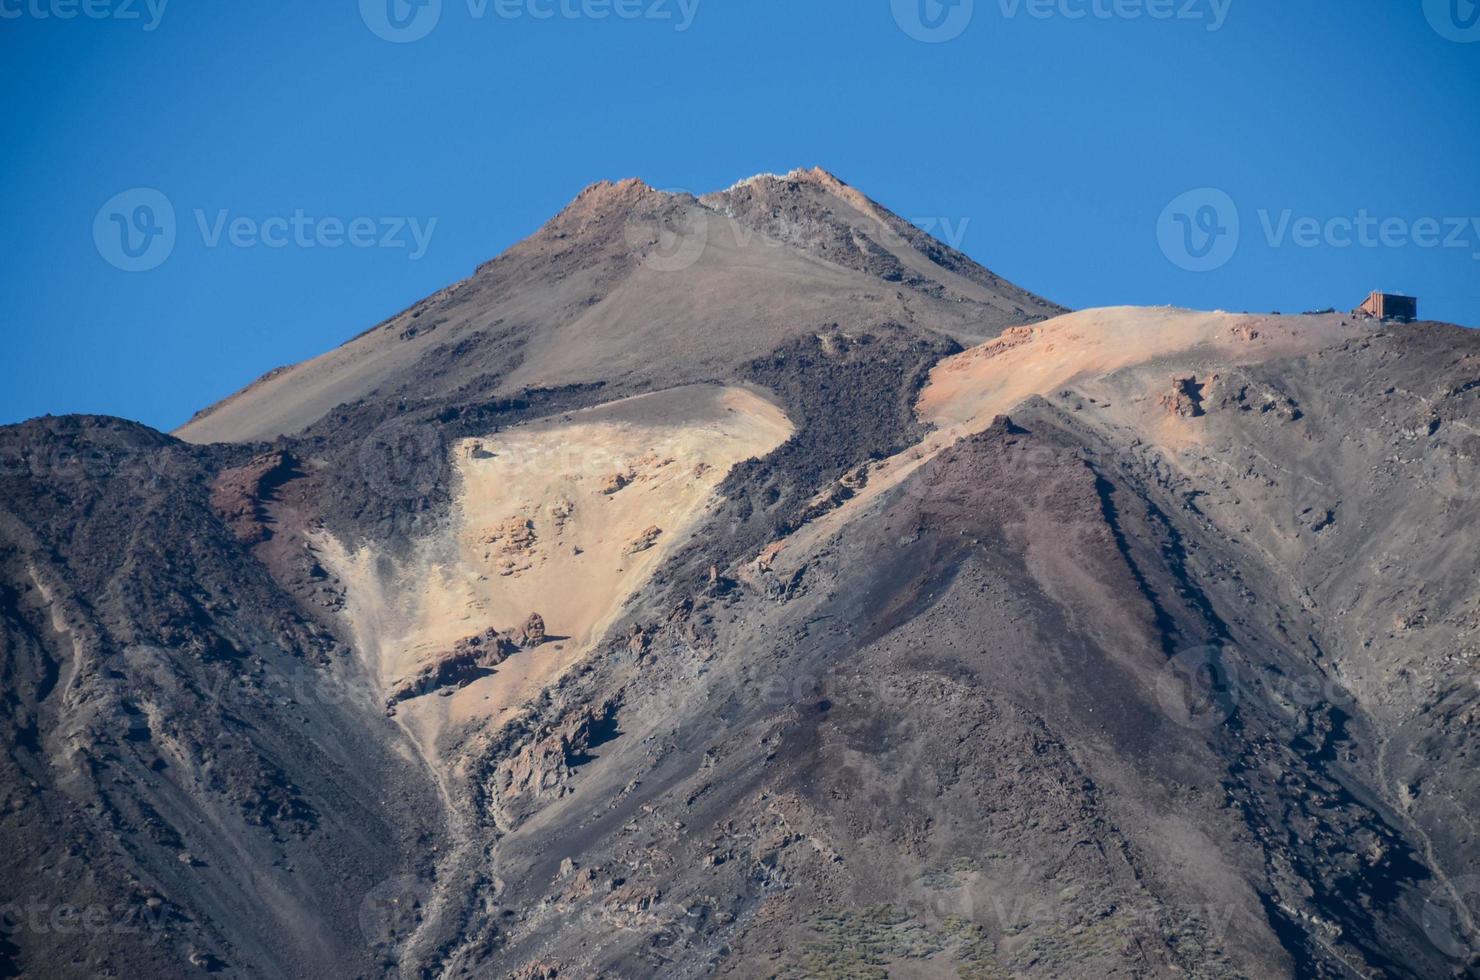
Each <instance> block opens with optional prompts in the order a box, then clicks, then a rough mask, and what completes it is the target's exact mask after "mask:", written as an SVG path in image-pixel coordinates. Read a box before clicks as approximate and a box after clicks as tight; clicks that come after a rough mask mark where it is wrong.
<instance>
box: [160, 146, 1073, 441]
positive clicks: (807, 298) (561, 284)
mask: <svg viewBox="0 0 1480 980" xmlns="http://www.w3.org/2000/svg"><path fill="white" fill-rule="evenodd" d="M1062 312H1063V309H1062V308H1061V307H1058V306H1055V305H1054V304H1052V303H1050V302H1048V301H1046V300H1043V299H1041V298H1039V297H1037V296H1034V295H1033V294H1031V293H1028V292H1026V291H1024V290H1022V289H1019V288H1018V287H1016V286H1013V285H1012V284H1011V283H1008V282H1006V281H1004V280H1002V279H999V278H998V277H996V276H994V275H993V274H992V273H990V272H988V271H987V270H986V269H983V268H982V267H981V266H979V265H977V264H976V263H975V262H973V261H972V260H971V259H969V258H967V257H966V256H965V255H963V254H961V253H960V252H958V251H956V250H955V249H953V248H951V247H950V246H948V245H945V244H943V243H941V242H939V241H936V240H935V239H933V238H931V237H930V236H929V235H927V234H926V233H924V232H922V231H921V230H919V229H918V228H916V227H915V226H913V225H911V224H909V223H908V222H905V221H903V220H901V219H900V218H898V217H896V216H895V215H894V214H892V213H890V212H889V211H888V210H886V209H884V208H883V207H881V206H879V205H877V204H875V203H874V202H872V201H870V200H869V199H868V198H867V197H865V196H864V195H862V194H861V193H859V192H858V191H856V190H854V189H853V188H851V187H849V186H848V185H846V184H844V183H843V182H842V181H840V180H838V179H837V178H836V177H833V176H832V175H830V174H828V173H826V172H825V171H821V170H810V171H795V172H793V173H791V174H789V175H787V176H785V177H771V176H765V177H755V178H751V179H750V180H748V181H743V182H741V183H740V184H737V185H736V186H734V187H732V188H730V189H729V190H726V191H721V192H718V193H714V194H707V195H704V196H703V197H697V198H696V197H693V196H692V195H688V194H681V193H669V192H663V191H657V190H653V189H652V188H650V187H648V186H647V185H646V184H644V183H643V182H642V181H640V180H623V181H620V182H617V183H610V182H602V183H598V184H593V185H592V186H590V187H588V188H586V190H584V191H582V192H581V193H580V194H579V195H578V196H577V197H576V199H575V200H574V201H572V202H571V203H570V204H569V205H567V206H566V207H565V208H564V209H563V210H562V211H561V212H560V213H559V214H557V215H556V216H555V217H554V218H552V219H551V220H550V222H549V223H548V224H546V225H545V226H544V227H543V228H541V229H540V230H539V231H538V232H536V233H535V234H534V235H532V236H531V237H530V238H528V239H526V240H524V241H522V242H520V243H519V244H517V245H515V246H514V247H513V248H511V249H509V250H508V251H507V252H505V253H504V254H503V255H501V256H499V257H498V258H496V259H494V260H492V261H491V262H488V263H486V264H485V265H483V266H481V267H479V269H478V270H477V271H476V272H475V273H474V274H473V275H472V276H471V277H469V278H468V279H465V280H463V281H462V282H459V283H457V284H455V285H453V286H451V287H449V288H447V289H444V290H441V291H439V292H437V293H435V294H434V295H432V296H429V297H427V298H426V299H424V300H422V301H421V302H419V303H417V304H416V305H414V306H412V307H411V308H410V309H408V310H406V311H405V312H403V313H401V314H399V315H397V316H395V317H392V318H391V319H390V320H388V321H386V322H385V323H383V324H381V325H379V326H378V327H376V328H374V329H372V330H370V331H368V332H366V333H364V334H362V335H361V336H359V337H356V338H355V339H353V340H351V341H349V342H348V343H346V344H345V345H343V346H342V347H339V348H338V349H336V350H333V351H331V352H329V353H327V354H324V355H323V356H321V357H317V358H314V359H313V360H311V361H307V362H304V363H302V364H298V365H294V366H292V367H289V368H284V369H280V370H278V371H275V372H273V373H272V374H270V375H268V376H267V377H264V378H262V379H261V380H259V381H258V382H257V383H255V384H254V385H252V386H250V387H248V388H247V389H245V390H244V391H242V392H239V393H237V394H236V395H233V396H232V397H230V398H228V399H226V400H225V401H223V402H221V403H219V404H217V405H214V406H212V407H211V408H209V409H207V410H205V411H203V412H201V413H199V414H198V415H197V416H196V417H195V418H193V419H191V420H190V422H188V423H187V424H186V425H184V426H182V427H181V428H180V430H179V432H178V433H177V434H178V435H179V436H180V437H181V438H184V439H187V440H189V441H192V442H218V441H233V442H238V441H250V440H265V439H271V438H273V437H275V436H278V435H284V434H296V433H299V432H302V431H303V430H304V429H306V428H307V427H308V426H310V425H312V424H313V423H314V422H316V421H318V420H320V419H322V418H323V417H324V415H325V414H327V413H328V412H329V411H330V410H331V409H333V408H335V407H336V406H338V405H341V404H345V403H354V402H358V401H362V400H373V399H392V398H394V399H398V400H399V399H407V398H410V399H421V398H423V397H426V395H427V393H428V392H436V393H438V394H445V393H447V392H449V391H457V392H459V397H465V398H469V399H471V398H497V397H506V396H509V395H512V394H514V393H516V392H518V391H520V390H522V389H528V388H556V387H561V386H565V385H572V384H589V383H592V382H594V381H598V380H599V381H601V382H603V383H604V384H606V385H608V386H609V387H620V388H621V389H622V390H629V391H639V390H645V389H648V388H650V387H652V386H653V384H654V383H655V382H656V381H657V380H658V379H663V381H664V383H677V382H682V381H693V380H702V379H706V378H711V377H715V376H720V375H723V374H725V373H728V372H732V371H734V370H735V369H736V367H737V366H738V365H740V364H743V363H745V362H746V361H748V360H751V359H753V358H755V357H759V356H761V355H763V354H765V353H766V352H768V351H770V350H772V349H774V348H775V347H776V346H778V345H779V344H782V343H784V342H785V341H786V340H788V339H790V338H794V337H798V336H802V335H805V334H806V333H808V332H813V331H816V330H818V329H820V328H823V327H825V326H827V325H829V324H834V323H847V324H851V325H853V326H855V327H871V326H877V325H880V324H884V323H898V324H901V325H905V326H911V327H919V328H920V329H922V330H924V331H927V332H929V333H932V334H936V335H939V336H941V337H945V338H952V339H954V340H956V341H959V342H960V343H963V344H968V345H969V344H972V343H977V342H980V341H982V340H985V339H987V338H989V337H992V336H995V335H996V334H997V333H998V332H1000V331H1001V330H1002V328H1004V327H1006V326H1010V325H1015V324H1021V323H1028V322H1035V321H1037V320H1041V319H1043V318H1045V317H1048V316H1053V315H1056V314H1058V313H1062Z"/></svg>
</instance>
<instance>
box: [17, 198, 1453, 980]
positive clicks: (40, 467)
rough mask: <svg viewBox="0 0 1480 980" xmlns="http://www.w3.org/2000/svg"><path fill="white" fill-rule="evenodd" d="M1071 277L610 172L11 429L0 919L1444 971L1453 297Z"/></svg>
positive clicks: (28, 957)
mask: <svg viewBox="0 0 1480 980" xmlns="http://www.w3.org/2000/svg"><path fill="white" fill-rule="evenodd" d="M696 243H697V247H696ZM1060 314H1062V311H1061V310H1058V309H1057V308H1055V307H1053V306H1052V305H1051V304H1049V303H1047V302H1045V301H1042V300H1039V299H1037V298H1036V297H1033V296H1031V295H1029V294H1027V293H1024V292H1023V291H1021V290H1019V289H1017V288H1016V287H1013V286H1011V285H1010V284H1008V283H1005V282H1003V281H1002V280H1000V279H998V278H997V277H995V276H994V275H992V274H991V273H990V272H987V271H986V270H985V269H981V268H980V267H979V266H976V265H975V264H974V263H972V262H971V261H970V260H969V259H967V258H965V257H964V256H962V255H960V254H959V253H957V252H954V251H953V250H951V249H949V248H948V247H946V246H944V245H942V244H940V243H937V242H934V241H933V240H932V239H929V238H928V236H925V235H923V234H922V233H920V232H918V231H917V230H915V229H912V228H911V227H909V226H908V225H906V224H905V223H903V222H901V221H899V219H897V218H895V217H894V216H892V215H890V214H889V213H888V212H887V211H885V210H884V209H883V208H881V207H879V206H878V205H876V204H874V203H873V202H871V201H869V200H868V199H867V198H865V197H863V196H862V195H861V194H859V193H858V192H857V191H855V190H853V189H851V188H848V187H847V186H846V185H843V184H842V183H841V182H839V181H837V180H836V179H835V178H832V177H830V176H829V175H827V174H825V173H822V172H815V171H812V172H797V173H794V174H792V175H788V176H787V177H784V178H773V177H762V178H754V179H752V180H750V181H745V182H742V183H741V184H739V185H736V186H735V187H733V188H731V189H729V190H727V191H723V192H719V193H716V194H709V195H705V196H703V197H700V198H693V197H689V196H684V195H670V194H661V193H659V192H656V191H652V190H651V189H649V188H646V187H645V186H643V185H641V184H639V183H637V182H624V183H622V184H616V185H599V186H597V187H595V188H592V189H590V190H588V191H587V192H586V193H584V194H583V195H582V196H581V197H579V198H578V199H577V200H576V201H575V202H573V203H572V204H571V206H570V207H568V208H567V209H566V210H565V211H563V212H562V213H561V214H560V215H559V216H557V217H556V218H555V219H554V220H553V221H552V222H551V223H550V224H549V225H548V226H547V227H546V228H545V229H543V230H542V231H541V232H540V233H539V234H537V235H536V236H534V237H533V238H531V239H529V240H528V241H526V242H524V243H521V244H520V245H519V246H516V247H515V248H514V249H512V250H511V251H510V252H509V253H508V254H506V255H505V256H501V257H500V258H498V259H496V260H494V261H493V262H491V263H489V264H488V265H487V266H485V267H483V268H482V269H480V270H479V272H478V273H477V274H475V276H474V277H472V278H471V279H469V280H467V281H466V282H464V283H462V284H459V285H458V286H456V287H453V288H452V289H450V290H447V291H444V292H443V293H441V294H438V296H435V297H432V298H430V299H428V300H427V301H425V302H423V303H422V304H419V305H418V306H417V307H414V308H413V309H412V310H410V311H408V312H407V313H406V314H403V315H402V316H400V317H397V318H394V319H393V320H392V321H390V322H388V323H387V324H384V325H381V326H380V327H377V328H376V329H374V330H372V331H370V332H369V333H367V334H365V335H363V336H362V337H360V338H357V339H356V340H355V341H352V342H351V343H349V344H347V345H346V346H345V347H343V348H340V349H339V350H337V351H334V352H331V353H329V354H326V355H324V356H323V357H321V358H318V359H316V360H314V361H310V362H307V363H306V364H303V365H299V366H296V367H294V368H290V369H287V370H285V371H282V372H278V373H276V374H275V375H273V376H272V377H270V378H267V379H264V380H263V381H261V382H259V383H258V384H257V385H255V386H253V387H252V388H249V389H247V390H246V391H244V392H242V393H240V394H238V395H236V396H233V397H232V398H231V399H228V400H227V401H226V402H223V403H222V404H221V405H218V406H216V407H214V408H213V409H210V410H207V411H206V412H203V413H202V414H201V415H200V416H198V417H197V419H195V420H193V421H192V422H191V423H190V424H189V425H188V426H186V427H185V428H184V429H183V430H182V431H181V432H180V433H179V434H178V435H179V436H181V437H183V439H184V440H185V441H181V439H177V438H172V437H169V436H165V435H161V434H159V433H155V432H152V431H150V430H147V429H145V428H143V427H140V426H136V425H133V424H130V423H124V422H120V421H118V420H111V419H99V418H67V419H42V420H36V421H33V422H29V423H26V424H24V425H21V426H11V427H7V428H4V429H0V463H3V466H0V644H3V646H0V654H3V655H0V669H3V670H4V671H5V686H4V691H5V695H6V697H5V699H4V701H3V708H0V713H3V718H0V723H3V725H4V726H5V728H6V734H7V738H6V742H5V744H6V747H7V748H6V751H5V753H4V758H3V763H0V764H3V766H4V769H3V773H4V776H3V782H0V793H3V796H0V827H3V828H4V833H5V839H6V840H7V842H10V843H11V846H10V847H8V848H7V852H6V857H5V860H6V862H7V865H8V866H7V869H6V870H7V872H8V873H7V874H6V875H5V876H4V881H5V882H6V885H5V890H4V892H3V894H0V898H3V902H0V905H4V907H5V913H6V915H5V922H6V930H5V934H4V937H3V943H0V967H3V970H4V972H8V973H22V972H24V973H25V974H26V975H35V976H83V975H86V976H92V975H115V976H134V975H156V976H189V975H194V974H196V973H201V972H215V973H217V974H219V975H227V976H282V977H299V976H346V977H350V976H402V977H411V976H417V977H484V976H514V977H522V978H535V977H557V976H558V977H648V976H664V977H669V976H673V977H683V976H736V977H778V976H779V977H886V976H887V977H965V978H975V977H997V976H1042V977H1062V976H1084V977H1105V976H1128V977H1129V976H1137V977H1159V976H1189V975H1190V976H1202V977H1251V978H1252V977H1269V976H1302V977H1305V976H1309V977H1333V978H1335V977H1388V976H1393V977H1446V976H1461V975H1466V974H1467V972H1469V971H1473V970H1474V969H1476V968H1477V967H1480V960H1477V951H1480V943H1477V933H1476V931H1475V922H1476V915H1477V914H1480V886H1477V882H1480V866H1477V865H1480V851H1477V848H1476V842H1475V826H1474V821H1475V814H1476V812H1477V803H1480V800H1477V793H1480V789H1477V784H1476V779H1475V774H1474V758H1475V755H1474V753H1475V751H1476V746H1475V744H1474V734H1473V733H1474V722H1475V716H1476V712H1477V700H1480V689H1477V685H1476V681H1475V678H1476V676H1477V675H1476V667H1477V657H1480V585H1477V577H1476V575H1475V558H1474V555H1475V544H1476V542H1475V540H1474V536H1475V532H1474V530H1473V529H1474V527H1476V526H1477V519H1480V513H1477V510H1480V505H1477V499H1476V494H1475V467H1476V457H1477V453H1480V404H1477V402H1480V340H1477V339H1476V338H1477V335H1476V334H1475V333H1473V332H1471V331H1468V330H1464V329H1461V328H1458V327H1452V326H1446V325H1440V324H1413V325H1399V324H1388V323H1380V322H1376V321H1371V320H1364V319H1358V318H1355V317H1350V316H1346V317H1343V316H1340V315H1324V316H1307V317H1277V316H1249V315H1231V314H1221V313H1218V314H1200V313H1191V312H1188V311H1180V310H1170V309H1152V310H1145V309H1111V310H1090V311H1084V312H1080V313H1074V314H1063V315H1060ZM218 440H219V441H218Z"/></svg>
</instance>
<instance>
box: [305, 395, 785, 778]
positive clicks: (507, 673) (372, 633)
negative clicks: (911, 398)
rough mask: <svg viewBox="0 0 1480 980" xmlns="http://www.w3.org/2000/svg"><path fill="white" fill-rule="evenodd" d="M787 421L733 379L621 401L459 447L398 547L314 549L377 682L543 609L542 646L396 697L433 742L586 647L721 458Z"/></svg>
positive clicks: (709, 487) (519, 700)
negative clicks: (417, 533) (420, 533)
mask: <svg viewBox="0 0 1480 980" xmlns="http://www.w3.org/2000/svg"><path fill="white" fill-rule="evenodd" d="M791 432H792V426H791V424H790V422H789V421H788V420H787V418H786V416H785V414H784V413H783V412H782V411H781V410H780V409H779V408H777V407H776V406H775V405H773V404H772V403H771V402H769V401H767V400H766V399H764V398H763V397H761V396H760V395H759V394H757V393H755V392H752V391H750V390H747V389H744V388H738V387H720V386H713V385H694V386H688V387H685V388H678V389H673V390H670V391H664V392H658V393H656V394H652V395H645V396H641V397H638V398H631V399H626V400H623V401H620V402H614V403H611V404H608V405H603V406H600V407H597V408H593V409H589V410H586V411H582V412H575V413H571V414H568V415H565V416H561V417H558V418H555V419H550V420H546V421H542V422H539V423H533V424H529V425H524V426H519V427H516V428H512V429H509V430H507V431H504V432H500V433H497V434H495V435H491V436H488V437H485V438H480V439H467V440H464V441H462V442H460V443H458V444H457V445H455V446H454V447H453V448H452V460H453V464H454V466H455V468H456V471H457V476H458V485H459V488H460V489H459V493H458V495H457V497H456V500H455V502H454V505H453V508H452V512H451V514H450V516H449V519H448V522H447V524H446V527H445V529H444V530H443V531H442V532H440V533H438V534H436V535H433V536H431V537H429V538H427V539H425V540H423V541H421V542H419V543H418V545H417V547H416V550H415V553H414V555H413V556H412V557H411V558H410V559H409V560H406V561H395V560H392V559H390V558H388V557H386V556H381V555H377V554H375V553H374V551H373V549H371V548H369V547H362V548H360V549H358V550H356V551H354V552H350V551H348V550H346V549H345V548H344V547H343V546H342V545H341V544H340V543H339V542H336V541H333V540H332V539H327V538H321V540H320V541H319V548H320V551H321V553H322V556H323V559H324V560H325V561H326V562H327V563H328V564H329V566H330V567H331V568H332V569H333V571H334V572H335V573H336V574H337V575H338V576H339V577H340V578H341V580H343V581H344V583H345V585H346V587H347V590H348V593H349V595H348V601H347V604H346V610H345V615H346V616H347V618H348V620H349V622H350V624H351V627H352V629H353V630H354V633H355V637H356V641H357V646H358V648H359V649H360V651H361V655H362V656H364V657H365V658H366V660H367V662H368V663H369V664H370V665H371V666H372V668H373V669H374V671H375V673H376V675H377V676H378V677H379V678H380V680H381V682H382V684H383V685H385V686H387V687H389V686H390V685H392V684H394V683H395V682H396V681H398V680H401V679H403V678H405V677H408V676H410V675H412V674H414V673H415V672H416V670H417V669H418V668H419V667H421V666H422V665H423V664H425V663H427V662H428V661H429V660H430V659H433V658H435V657H437V656H438V655H439V654H441V653H444V652H445V651H447V650H449V649H450V648H451V647H452V645H453V644H454V643H456V642H457V641H458V640H460V639H463V638H465V637H468V636H471V635H473V634H476V633H479V632H481V631H483V630H485V629H488V628H491V627H492V628H498V629H508V628H511V627H514V626H516V625H518V624H520V623H522V622H523V621H524V620H525V619H526V618H527V617H528V616H529V614H530V613H531V612H538V613H539V614H540V615H541V616H543V617H544V620H545V623H546V628H547V632H548V634H549V636H550V637H551V639H549V640H548V641H547V642H546V643H545V644H543V645H542V646H540V647H538V648H535V649H532V650H525V651H521V652H519V653H516V654H514V655H513V656H511V657H510V658H509V659H508V660H507V661H505V662H504V663H503V664H501V665H500V666H499V667H498V668H497V669H496V671H495V672H494V673H493V674H492V675H491V676H487V677H484V678H482V679H480V680H478V681H475V682H474V683H472V684H470V685H469V686H467V687H465V688H462V689H461V690H459V691H457V692H456V693H455V694H453V695H451V696H450V697H441V696H437V695H428V696H423V697H419V698H415V699H413V700H411V701H408V702H404V703H403V704H402V705H401V706H400V714H401V716H402V718H403V720H404V721H405V722H406V723H407V725H408V727H409V728H411V729H412V731H413V733H414V734H416V735H417V737H418V741H420V742H421V744H422V745H423V747H424V749H431V748H432V747H433V746H434V745H435V738H436V735H437V734H438V732H439V731H440V730H441V729H442V727H443V726H444V725H445V724H447V723H449V722H453V723H457V722H464V721H469V720H474V719H480V718H489V719H493V720H495V721H496V722H497V721H498V720H500V719H502V718H505V717H507V716H508V715H509V714H511V713H512V712H513V711H515V710H516V709H517V708H518V707H519V706H520V705H521V704H523V703H524V702H525V701H526V700H528V699H529V698H531V697H534V696H535V695H536V694H538V693H539V691H540V690H541V689H542V687H543V686H544V685H545V684H548V683H549V682H551V681H552V680H553V679H555V678H556V677H557V676H559V674H560V673H561V672H562V671H563V670H565V669H567V668H568V667H570V666H571V665H572V664H573V663H575V662H576V661H578V660H579V659H581V658H582V657H583V656H584V655H586V654H587V653H588V652H589V651H590V650H591V648H592V647H593V646H594V645H595V643H596V642H597V641H598V640H599V639H600V638H601V637H602V635H603V634H604V633H605V632H606V630H607V629H608V628H609V627H610V626H611V624H612V622H613V621H614V620H615V619H616V617H617V616H618V615H619V613H620V612H621V609H622V607H623V605H624V603H625V602H626V600H627V599H628V598H629V597H630V596H631V595H632V594H633V593H634V592H636V591H637V590H638V589H639V588H640V587H641V586H642V585H643V583H644V582H646V581H647V579H648V578H649V577H650V576H651V574H652V572H653V570H654V569H655V568H656V567H657V566H658V565H659V564H660V563H661V562H662V560H663V559H664V558H665V557H666V556H667V555H669V554H671V553H672V552H673V551H674V550H675V549H677V548H679V547H681V546H682V545H683V544H684V543H686V542H687V541H688V540H689V538H690V535H691V533H692V531H693V529H694V527H695V525H696V524H697V523H698V522H699V520H700V519H701V518H702V517H703V515H704V514H705V513H707V512H708V510H709V509H710V508H711V507H712V506H713V505H714V504H715V503H716V502H717V496H716V493H715V491H716V489H717V488H718V486H719V484H720V483H721V481H723V479H724V477H725V475H726V474H727V473H728V472H729V471H730V469H731V468H732V467H733V466H734V465H735V464H736V463H739V462H741V461H743V460H746V459H750V458H752V457H756V456H763V455H765V454H766V453H769V452H770V451H771V450H773V449H774V448H776V447H777V446H778V445H780V444H781V443H782V442H784V441H785V440H786V439H787V438H788V437H790V435H791ZM654 529H656V531H657V533H654ZM637 548H641V550H634V549H637Z"/></svg>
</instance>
